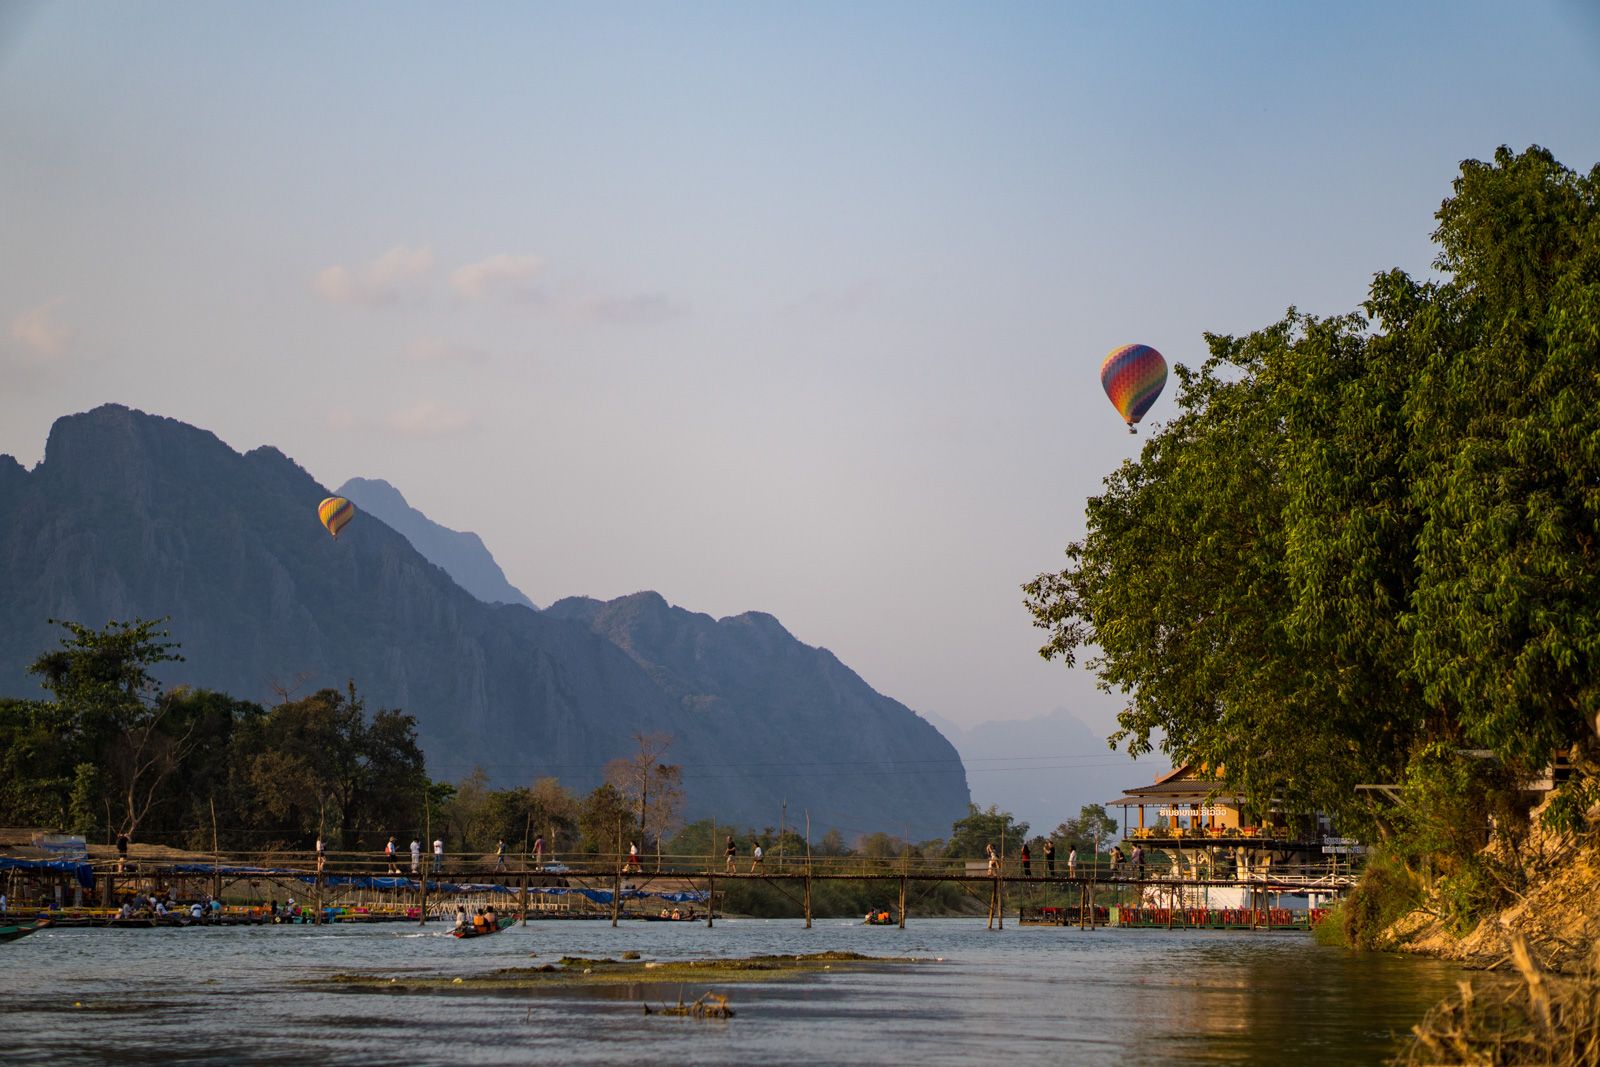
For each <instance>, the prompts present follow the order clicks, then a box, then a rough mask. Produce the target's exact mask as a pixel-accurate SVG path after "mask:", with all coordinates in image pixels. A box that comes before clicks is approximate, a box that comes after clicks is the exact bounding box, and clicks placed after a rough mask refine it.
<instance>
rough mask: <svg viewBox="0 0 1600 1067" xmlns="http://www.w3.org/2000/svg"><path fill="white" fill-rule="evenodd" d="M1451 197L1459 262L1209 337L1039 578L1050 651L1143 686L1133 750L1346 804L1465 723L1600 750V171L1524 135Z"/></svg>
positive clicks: (1129, 716) (1490, 741) (1590, 779)
mask: <svg viewBox="0 0 1600 1067" xmlns="http://www.w3.org/2000/svg"><path fill="white" fill-rule="evenodd" d="M1437 217H1438V220H1439V227H1438V229H1437V230H1436V232H1435V235H1434V236H1435V240H1436V241H1437V242H1438V244H1439V248H1440V252H1439V256H1438V260H1437V263H1436V265H1437V266H1438V268H1439V269H1440V270H1441V271H1442V272H1444V275H1443V277H1442V279H1441V280H1438V281H1428V282H1419V281H1416V280H1413V279H1411V278H1410V277H1408V276H1406V275H1405V274H1404V273H1403V272H1399V271H1390V272H1387V273H1382V274H1379V275H1376V276H1375V278H1374V280H1373V283H1372V286H1371V290H1370V295H1369V298H1368V300H1367V301H1366V303H1365V304H1364V306H1363V309H1362V312H1361V313H1359V314H1351V315H1345V316H1335V317H1331V318H1327V319H1315V318H1311V317H1308V316H1304V315H1301V314H1299V313H1297V312H1295V311H1293V310H1292V309H1291V311H1290V312H1289V313H1288V315H1287V316H1286V317H1285V318H1284V319H1283V320H1282V321H1281V322H1278V323H1276V324H1274V325H1272V326H1269V327H1267V328H1265V329H1263V330H1259V331H1256V332H1254V333H1251V334H1249V335H1247V336H1244V337H1240V338H1233V337H1221V336H1208V338H1207V340H1208V344H1209V350H1210V351H1209V357H1208V358H1207V360H1206V361H1205V363H1204V364H1203V365H1202V366H1201V367H1200V368H1199V369H1198V370H1192V369H1189V368H1187V367H1184V366H1179V367H1178V368H1176V371H1175V374H1176V378H1177V381H1178V387H1179V389H1178V408H1179V413H1178V415H1177V417H1176V418H1174V419H1173V420H1171V421H1170V422H1169V423H1168V424H1167V425H1166V426H1164V427H1163V428H1162V429H1161V430H1159V431H1158V432H1157V433H1155V434H1153V435H1152V436H1151V437H1150V438H1148V439H1147V440H1146V442H1145V445H1144V448H1143V450H1142V452H1141V454H1140V456H1139V458H1138V459H1137V460H1132V461H1129V462H1127V463H1125V464H1124V465H1123V466H1122V467H1121V468H1119V469H1118V470H1116V471H1114V472H1112V474H1111V475H1109V476H1108V477H1107V479H1106V482H1105V491H1104V493H1103V494H1102V495H1100V496H1098V497H1096V498H1094V499H1092V500H1091V501H1090V502H1089V506H1088V524H1087V532H1086V534H1085V536H1084V538H1083V539H1082V540H1081V541H1078V542H1076V543H1074V544H1072V545H1070V546H1069V547H1068V549H1067V566H1066V567H1065V569H1063V570H1061V571H1059V572H1055V573H1047V574H1041V575H1039V576H1038V577H1037V578H1035V579H1034V581H1032V582H1030V583H1028V584H1027V585H1026V586H1025V587H1024V590H1025V596H1026V603H1027V607H1028V609H1029V611H1030V612H1031V613H1032V614H1033V617H1034V621H1035V623H1036V624H1037V625H1038V626H1040V627H1042V628H1043V629H1045V630H1046V631H1047V633H1048V635H1049V636H1048V640H1047V643H1046V644H1045V646H1044V647H1043V648H1042V649H1041V653H1042V654H1043V655H1044V656H1046V658H1055V659H1060V660H1062V661H1063V662H1065V663H1068V664H1071V663H1073V662H1075V660H1076V657H1077V655H1078V654H1079V653H1080V652H1083V651H1085V650H1090V649H1093V650H1095V651H1094V652H1093V658H1092V659H1091V660H1090V665H1091V667H1092V668H1093V669H1094V670H1095V672H1096V673H1097V675H1098V676H1099V679H1100V681H1101V684H1102V686H1103V687H1104V688H1106V689H1107V690H1108V691H1117V692H1122V693H1125V694H1127V697H1128V705H1127V708H1126V710H1125V711H1124V712H1123V713H1122V714H1121V715H1120V717H1119V727H1120V729H1119V731H1118V733H1117V734H1116V735H1115V736H1114V737H1113V738H1112V743H1113V745H1117V744H1123V745H1126V747H1127V748H1128V749H1129V750H1130V751H1132V752H1133V753H1135V754H1138V753H1142V752H1146V751H1149V750H1150V749H1151V748H1152V747H1153V746H1154V745H1155V744H1158V743H1159V744H1160V745H1161V747H1162V748H1163V750H1164V751H1165V752H1166V753H1168V754H1169V755H1170V756H1171V757H1172V759H1173V760H1174V761H1175V762H1192V763H1196V764H1199V765H1201V766H1203V767H1206V768H1207V769H1208V770H1209V771H1211V772H1212V773H1215V774H1218V775H1219V776H1221V777H1223V778H1224V779H1225V780H1227V781H1228V782H1229V783H1230V784H1232V785H1234V786H1236V787H1238V788H1240V789H1241V790H1243V791H1244V792H1245V793H1246V794H1247V795H1248V796H1249V797H1250V798H1251V800H1252V801H1254V802H1255V803H1257V804H1258V805H1260V806H1263V807H1265V806H1266V804H1267V803H1268V802H1269V801H1279V802H1283V803H1285V804H1287V806H1289V807H1290V808H1292V809H1299V810H1309V809H1310V808H1313V807H1316V808H1321V809H1323V810H1327V811H1331V812H1335V813H1341V812H1342V813H1347V814H1350V813H1352V809H1353V808H1354V807H1355V806H1356V794H1355V793H1354V791H1353V788H1352V787H1353V785H1354V784H1355V783H1357V782H1361V781H1385V782H1398V781H1402V780H1410V779H1412V778H1415V777H1416V776H1414V775H1411V768H1412V765H1413V763H1414V762H1415V761H1417V760H1419V759H1422V758H1423V754H1424V753H1426V752H1430V751H1435V750H1436V746H1438V745H1441V744H1442V745H1445V746H1446V747H1451V746H1454V747H1473V748H1484V749H1488V750H1490V751H1491V752H1492V753H1494V754H1495V755H1496V756H1497V757H1498V758H1499V760H1500V761H1501V763H1502V764H1503V765H1504V766H1505V767H1506V768H1508V769H1509V771H1511V772H1512V773H1513V777H1514V776H1515V775H1516V774H1525V773H1527V772H1529V771H1531V770H1533V769H1535V768H1538V767H1541V766H1543V765H1544V763H1545V762H1546V761H1547V760H1548V759H1549V758H1550V755H1551V753H1552V752H1554V751H1557V750H1560V749H1564V748H1567V747H1569V746H1575V748H1574V751H1575V754H1576V757H1577V758H1578V760H1579V762H1584V760H1585V759H1587V760H1588V763H1589V764H1590V765H1593V766H1594V767H1595V768H1596V769H1597V770H1600V740H1597V739H1596V738H1595V735H1594V728H1593V726H1592V725H1591V724H1590V722H1589V721H1588V720H1589V717H1590V716H1591V715H1592V713H1593V709H1594V708H1595V707H1596V706H1597V705H1600V691H1597V683H1600V566H1597V562H1600V560H1597V558H1596V557H1597V552H1600V490H1597V489H1596V488H1595V487H1596V486H1597V485H1600V376H1596V375H1595V374H1594V369H1593V366H1594V353H1595V351H1596V350H1597V348H1600V168H1596V169H1594V170H1591V171H1590V173H1588V174H1587V175H1578V174H1575V173H1573V172H1572V171H1570V170H1568V169H1566V168H1564V167H1562V166H1561V165H1560V164H1559V163H1557V162H1556V161H1555V160H1554V159H1553V158H1552V157H1551V156H1550V154H1549V153H1548V152H1546V151H1544V150H1543V149H1539V148H1531V149H1529V150H1527V151H1526V152H1522V153H1513V152H1511V151H1510V150H1508V149H1504V148H1502V149H1501V150H1499V151H1498V152H1497V153H1496V154H1495V157H1494V160H1493V161H1492V162H1488V163H1485V162H1479V161H1468V162H1467V163H1464V164H1463V165H1462V169H1461V175H1460V177H1459V178H1458V179H1457V180H1456V182H1455V184H1454V188H1453V195H1452V196H1451V197H1450V198H1449V199H1447V200H1446V201H1445V202H1444V204H1443V205H1442V206H1441V208H1440V211H1439V213H1438V216H1437ZM1421 777H1422V780H1426V781H1435V782H1439V781H1443V779H1441V778H1439V776H1436V775H1435V776H1429V775H1423V776H1421ZM1488 777H1489V778H1492V777H1494V776H1488ZM1486 780H1488V779H1487V778H1486ZM1596 783H1597V779H1596V777H1595V776H1594V775H1584V776H1580V777H1579V779H1578V780H1576V781H1575V782H1574V783H1573V785H1571V786H1569V787H1568V789H1567V791H1566V792H1567V794H1568V796H1567V798H1565V799H1566V800H1567V801H1568V803H1567V804H1566V806H1565V808H1563V807H1562V806H1561V805H1560V804H1558V805H1557V806H1555V808H1553V810H1555V811H1557V812H1560V811H1563V810H1564V811H1566V812H1567V813H1568V815H1569V817H1570V816H1571V814H1572V813H1574V812H1577V811H1581V810H1582V809H1583V808H1584V807H1585V806H1586V804H1587V803H1590V802H1592V801H1593V800H1594V799H1600V785H1597V784H1596ZM1441 788H1442V787H1441ZM1477 788H1479V789H1480V790H1486V789H1489V788H1491V787H1490V786H1488V785H1484V786H1479V787H1477ZM1452 795H1453V794H1452ZM1584 798H1588V799H1584ZM1456 799H1457V800H1458V801H1459V799H1460V798H1456Z"/></svg>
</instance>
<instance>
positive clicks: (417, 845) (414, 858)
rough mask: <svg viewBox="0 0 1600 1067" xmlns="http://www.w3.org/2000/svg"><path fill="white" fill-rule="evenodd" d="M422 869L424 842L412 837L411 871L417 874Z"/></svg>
mask: <svg viewBox="0 0 1600 1067" xmlns="http://www.w3.org/2000/svg"><path fill="white" fill-rule="evenodd" d="M421 869H422V842H421V841H418V840H417V839H416V838H414V837H413V838H412V839H411V873H412V874H416V873H417V872H418V871H419V870H421Z"/></svg>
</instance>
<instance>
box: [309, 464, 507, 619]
mask: <svg viewBox="0 0 1600 1067" xmlns="http://www.w3.org/2000/svg"><path fill="white" fill-rule="evenodd" d="M337 492H338V494H339V495H340V496H342V497H347V498H349V499H350V500H351V501H352V502H354V504H355V506H356V507H357V508H358V509H360V510H361V511H365V512H367V513H368V514H370V515H373V516H375V517H376V518H378V519H381V520H382V521H383V522H384V523H386V524H388V525H389V526H391V527H393V528H394V529H396V530H398V531H399V532H400V533H401V534H403V535H404V536H405V539H406V540H407V541H410V542H411V547H413V548H415V549H416V550H417V551H418V552H420V553H422V555H423V556H424V557H425V558H426V559H427V560H428V561H429V562H430V563H432V564H434V565H435V566H437V567H441V568H443V570H444V572H445V573H446V574H448V575H450V577H451V578H452V579H453V580H454V581H455V583H456V584H457V585H459V586H460V587H461V588H463V589H465V590H466V591H467V592H469V593H471V594H472V595H473V596H475V597H477V598H478V599H479V600H481V601H483V602H484V603H485V604H521V605H522V606H523V607H528V608H533V607H534V603H533V601H531V600H529V599H528V598H527V597H526V596H524V595H523V593H522V590H520V589H518V588H517V587H516V586H514V585H512V584H511V583H510V582H509V581H507V580H506V574H505V571H503V570H501V569H500V564H499V563H497V562H495V558H494V556H492V555H491V554H490V553H489V549H488V548H487V547H485V545H484V543H483V539H482V538H480V537H479V536H478V535H477V534H475V533H472V532H470V531H463V530H452V529H450V527H448V526H442V525H440V524H439V523H437V522H434V521H433V520H432V519H430V518H428V516H426V515H424V514H423V513H422V512H421V511H419V510H417V509H416V508H414V507H412V506H411V505H410V504H408V503H407V502H406V498H405V496H404V495H402V494H401V492H400V490H398V489H396V488H395V487H394V486H392V485H390V484H389V483H388V482H386V481H384V480H383V479H382V478H351V479H349V480H348V481H346V482H345V483H344V484H343V485H341V486H340V487H339V488H338V490H337ZM534 610H538V609H537V608H535V609H534Z"/></svg>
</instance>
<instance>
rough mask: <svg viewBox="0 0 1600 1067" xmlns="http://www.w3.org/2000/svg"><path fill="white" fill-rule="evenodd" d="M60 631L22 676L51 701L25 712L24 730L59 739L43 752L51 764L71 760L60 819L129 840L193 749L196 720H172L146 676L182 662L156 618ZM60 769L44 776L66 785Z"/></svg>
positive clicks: (67, 625) (169, 703)
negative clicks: (27, 724)
mask: <svg viewBox="0 0 1600 1067" xmlns="http://www.w3.org/2000/svg"><path fill="white" fill-rule="evenodd" d="M59 625H60V626H61V627H62V628H63V629H65V630H66V631H67V634H66V636H64V637H62V638H61V642H60V647H59V648H57V649H55V650H52V651H50V652H46V653H45V654H43V655H42V656H40V657H39V658H38V659H37V660H35V661H34V662H33V663H32V664H31V665H30V666H29V668H28V670H29V671H30V672H31V673H33V674H36V675H38V676H39V677H40V679H41V681H42V683H43V685H44V687H45V688H46V689H48V690H49V691H50V692H51V693H52V694H53V696H54V700H53V701H51V702H50V703H49V704H48V705H46V706H44V707H42V708H36V709H34V711H33V713H32V722H33V725H34V726H35V727H38V726H39V725H44V726H45V727H46V728H48V729H53V730H55V731H56V732H57V733H58V744H57V745H55V746H51V747H50V748H48V749H47V750H45V751H46V752H47V753H48V755H49V756H50V757H52V759H54V760H55V761H61V760H64V759H67V758H73V759H75V760H77V762H76V763H75V765H74V767H73V769H72V772H71V775H70V780H71V783H72V784H71V787H70V795H69V800H68V803H67V805H66V807H67V809H68V810H67V821H68V822H69V823H70V824H71V825H73V827H74V828H75V829H79V830H82V831H85V832H88V833H93V832H95V831H103V832H104V833H106V834H108V835H109V834H114V833H122V834H126V835H127V836H128V837H129V838H130V839H132V838H134V837H135V836H136V835H137V834H138V831H139V828H140V826H141V824H142V823H143V822H144V821H145V819H146V817H147V816H148V815H149V814H150V812H151V810H152V809H153V808H154V807H155V806H156V804H157V803H158V802H159V801H161V800H162V799H163V797H164V796H165V795H166V793H165V787H166V785H167V783H168V780H169V779H170V778H171V776H172V774H173V772H174V771H176V770H177V769H178V767H179V765H180V764H182V762H183V761H184V759H185V758H186V757H187V756H188V754H189V752H190V751H191V750H192V749H193V747H194V744H195V741H194V731H195V729H196V725H197V724H196V722H195V721H194V720H193V719H189V718H186V717H184V716H181V715H173V714H172V711H173V708H174V705H175V702H174V701H173V700H172V699H170V698H168V697H167V696H166V695H164V694H163V693H162V689H161V686H160V684H159V683H158V682H157V681H156V679H155V676H154V675H153V674H152V673H151V672H152V670H153V669H154V668H155V667H156V666H157V665H159V664H161V663H166V662H171V661H175V660H181V659H182V658H183V657H182V656H181V655H179V654H178V652H177V645H175V644H174V643H172V642H170V641H167V640H166V638H167V636H168V634H167V632H166V631H165V630H161V629H158V627H159V626H160V625H161V623H160V621H159V620H149V619H135V620H134V621H132V622H111V623H108V624H107V625H106V627H105V629H103V630H95V629H92V628H90V627H87V626H83V625H81V624H79V623H75V622H61V623H59ZM69 754H70V755H69ZM64 770H65V768H64V767H62V766H60V765H59V762H58V765H57V766H56V767H54V768H52V769H51V771H46V777H47V778H48V779H50V780H53V781H56V782H61V781H63V780H65V779H66V778H67V777H69V776H67V775H65V774H63V771H64ZM52 772H53V773H52Z"/></svg>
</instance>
